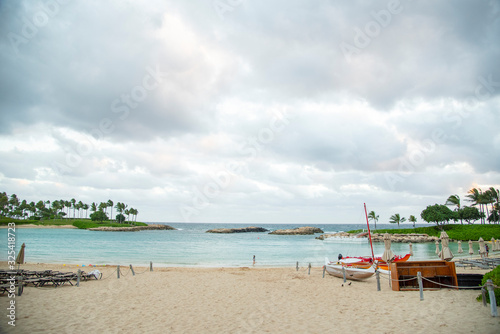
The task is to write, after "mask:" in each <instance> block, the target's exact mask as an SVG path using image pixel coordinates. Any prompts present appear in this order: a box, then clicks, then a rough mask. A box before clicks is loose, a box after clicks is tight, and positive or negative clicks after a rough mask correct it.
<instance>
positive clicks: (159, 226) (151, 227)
mask: <svg viewBox="0 0 500 334" xmlns="http://www.w3.org/2000/svg"><path fill="white" fill-rule="evenodd" d="M88 230H90V231H110V232H137V231H144V230H176V228H173V227H172V226H169V225H163V224H151V225H148V226H131V227H126V226H123V227H121V226H120V227H111V226H101V227H93V228H89V229H88Z"/></svg>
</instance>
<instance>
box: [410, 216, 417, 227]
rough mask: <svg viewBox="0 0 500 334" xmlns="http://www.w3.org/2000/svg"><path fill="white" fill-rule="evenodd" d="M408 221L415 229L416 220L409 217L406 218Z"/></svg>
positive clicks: (413, 217)
mask: <svg viewBox="0 0 500 334" xmlns="http://www.w3.org/2000/svg"><path fill="white" fill-rule="evenodd" d="M408 221H409V222H410V223H413V228H415V223H416V222H417V218H415V216H414V215H410V217H409V218H408Z"/></svg>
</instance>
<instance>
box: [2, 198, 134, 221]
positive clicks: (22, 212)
mask: <svg viewBox="0 0 500 334" xmlns="http://www.w3.org/2000/svg"><path fill="white" fill-rule="evenodd" d="M109 208H110V213H109V217H113V208H115V209H116V212H117V213H118V214H117V215H116V216H115V219H116V221H117V222H119V223H123V222H125V220H128V221H130V216H132V219H133V220H134V221H137V215H138V213H139V211H138V210H137V209H134V208H132V207H130V208H129V207H128V205H127V204H125V203H121V202H117V203H116V205H115V204H114V202H113V201H112V200H108V201H107V202H100V203H97V202H93V203H92V204H90V205H89V204H86V203H83V202H82V201H77V200H76V199H74V198H72V199H70V200H62V199H61V200H53V201H50V200H46V201H43V200H40V201H38V202H36V203H35V202H29V203H28V201H26V200H21V199H19V197H18V196H17V195H16V194H12V195H10V196H8V195H7V193H5V192H0V216H1V217H9V218H17V219H35V220H39V219H65V218H66V219H67V218H73V219H76V218H80V219H81V218H85V219H87V218H88V217H90V219H91V220H93V221H101V222H102V221H106V220H110V219H109V218H108V209H109ZM89 210H90V212H91V214H90V215H88V211H89ZM84 214H85V217H84ZM125 216H126V217H125ZM111 220H112V219H111Z"/></svg>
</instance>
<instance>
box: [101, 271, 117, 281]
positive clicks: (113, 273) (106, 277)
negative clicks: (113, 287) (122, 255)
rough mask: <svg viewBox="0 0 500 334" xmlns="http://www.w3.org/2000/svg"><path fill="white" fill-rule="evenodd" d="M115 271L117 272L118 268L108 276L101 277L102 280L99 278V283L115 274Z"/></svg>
mask: <svg viewBox="0 0 500 334" xmlns="http://www.w3.org/2000/svg"><path fill="white" fill-rule="evenodd" d="M116 270H118V268H116V269H115V270H114V271H113V272H112V273H111V274H109V275H108V276H107V277H102V278H101V281H102V280H103V279H108V278H110V277H111V276H112V275H113V274H114V273H116Z"/></svg>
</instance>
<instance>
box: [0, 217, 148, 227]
mask: <svg viewBox="0 0 500 334" xmlns="http://www.w3.org/2000/svg"><path fill="white" fill-rule="evenodd" d="M8 223H16V225H25V224H34V225H42V226H49V225H73V226H75V227H78V228H81V229H86V228H92V227H100V226H112V227H130V226H147V224H145V223H141V222H126V223H123V224H118V223H114V222H110V221H107V222H102V223H99V222H93V221H91V220H90V219H47V220H34V219H12V218H0V225H7V224H8Z"/></svg>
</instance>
